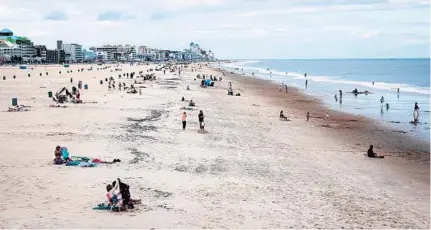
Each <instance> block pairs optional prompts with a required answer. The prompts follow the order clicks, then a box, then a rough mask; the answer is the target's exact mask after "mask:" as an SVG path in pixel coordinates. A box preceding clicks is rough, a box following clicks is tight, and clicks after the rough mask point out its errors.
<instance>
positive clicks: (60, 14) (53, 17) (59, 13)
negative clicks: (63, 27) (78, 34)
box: [44, 11, 68, 21]
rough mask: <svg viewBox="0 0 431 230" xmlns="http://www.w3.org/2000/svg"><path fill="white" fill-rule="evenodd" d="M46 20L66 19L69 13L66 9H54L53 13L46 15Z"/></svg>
mask: <svg viewBox="0 0 431 230" xmlns="http://www.w3.org/2000/svg"><path fill="white" fill-rule="evenodd" d="M44 18H45V19H46V20H53V21H66V20H67V18H68V17H67V14H66V12H64V11H52V12H51V13H49V14H47V15H45V17H44Z"/></svg>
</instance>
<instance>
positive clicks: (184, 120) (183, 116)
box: [181, 112, 187, 130]
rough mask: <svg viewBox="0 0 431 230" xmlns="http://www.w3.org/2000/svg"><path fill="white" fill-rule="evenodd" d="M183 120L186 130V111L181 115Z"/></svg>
mask: <svg viewBox="0 0 431 230" xmlns="http://www.w3.org/2000/svg"><path fill="white" fill-rule="evenodd" d="M181 121H182V122H183V130H186V122H187V114H186V112H183V115H182V116H181Z"/></svg>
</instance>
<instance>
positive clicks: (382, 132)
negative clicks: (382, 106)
mask: <svg viewBox="0 0 431 230" xmlns="http://www.w3.org/2000/svg"><path fill="white" fill-rule="evenodd" d="M209 68H210V69H212V70H213V71H216V72H218V73H219V74H217V75H223V73H225V74H226V75H228V76H229V77H231V78H232V79H234V80H235V81H236V83H237V85H240V88H244V89H247V91H249V92H251V94H254V95H260V96H264V97H268V98H270V99H271V100H269V101H270V103H273V104H276V105H279V106H280V110H281V109H283V108H288V109H293V110H295V113H294V119H300V120H305V115H306V113H307V112H310V116H311V118H310V121H311V120H313V121H314V122H315V125H318V126H321V125H324V124H325V122H324V121H325V119H324V117H325V114H326V111H330V112H329V114H330V122H329V123H330V124H331V125H330V127H331V128H330V129H331V131H330V132H327V133H328V134H329V135H331V136H332V137H333V138H336V139H340V140H344V141H347V142H351V140H353V139H355V140H357V141H355V142H356V143H352V147H356V146H361V147H362V148H363V149H364V152H366V149H367V148H368V146H369V145H370V144H373V145H374V147H375V150H376V152H378V153H379V154H382V155H385V156H393V157H399V156H401V157H405V158H407V159H413V160H418V161H420V162H422V163H426V164H428V166H429V164H430V143H429V142H426V141H424V140H420V139H417V140H415V139H413V137H411V136H408V135H404V133H403V131H399V130H395V129H393V128H390V127H388V126H384V125H382V124H379V123H378V122H377V121H375V120H374V119H372V118H368V117H365V116H361V115H355V114H350V113H347V112H341V111H336V110H332V109H331V108H329V106H327V105H326V104H325V103H324V102H323V101H321V100H320V99H318V98H316V97H314V96H312V95H308V94H306V93H305V92H302V91H301V90H300V89H298V88H296V87H293V86H288V93H287V94H286V93H285V89H282V91H281V92H279V91H278V86H279V85H278V84H277V83H275V82H273V81H271V80H268V79H262V78H259V77H256V76H250V75H240V74H237V73H233V72H229V71H227V70H224V69H222V68H215V67H209ZM274 115H277V114H274ZM332 130H338V131H340V132H336V131H335V132H332ZM341 130H342V131H341ZM346 134H347V135H346ZM367 143H370V144H368V146H367Z"/></svg>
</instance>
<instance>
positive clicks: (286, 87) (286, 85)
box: [284, 85, 287, 93]
mask: <svg viewBox="0 0 431 230" xmlns="http://www.w3.org/2000/svg"><path fill="white" fill-rule="evenodd" d="M284 87H285V88H286V93H287V85H284Z"/></svg>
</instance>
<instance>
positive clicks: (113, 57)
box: [90, 45, 136, 61]
mask: <svg viewBox="0 0 431 230" xmlns="http://www.w3.org/2000/svg"><path fill="white" fill-rule="evenodd" d="M90 50H91V51H93V52H95V53H99V52H103V53H106V60H107V61H128V60H131V59H134V58H135V57H136V47H135V46H131V45H125V46H123V45H114V46H112V45H104V46H98V47H91V48H90Z"/></svg>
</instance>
